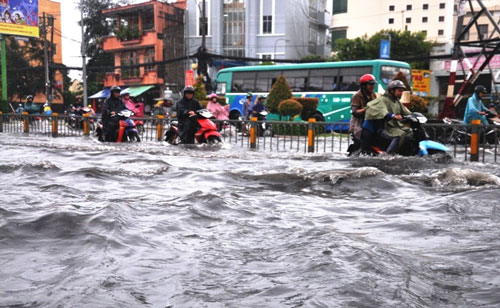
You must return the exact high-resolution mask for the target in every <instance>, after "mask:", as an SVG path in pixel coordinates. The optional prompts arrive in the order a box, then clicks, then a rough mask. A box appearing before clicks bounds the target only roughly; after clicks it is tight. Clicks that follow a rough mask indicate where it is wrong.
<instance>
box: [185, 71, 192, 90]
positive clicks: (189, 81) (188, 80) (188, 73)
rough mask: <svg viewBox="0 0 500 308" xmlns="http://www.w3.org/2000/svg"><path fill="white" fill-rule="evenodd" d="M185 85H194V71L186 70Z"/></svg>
mask: <svg viewBox="0 0 500 308" xmlns="http://www.w3.org/2000/svg"><path fill="white" fill-rule="evenodd" d="M184 83H185V85H186V87H187V86H191V87H192V86H193V85H194V71H193V70H186V77H185V81H184Z"/></svg>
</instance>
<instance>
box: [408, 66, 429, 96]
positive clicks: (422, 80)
mask: <svg viewBox="0 0 500 308" xmlns="http://www.w3.org/2000/svg"><path fill="white" fill-rule="evenodd" d="M411 75H412V81H413V87H412V91H413V92H414V93H415V94H416V95H420V96H429V95H430V93H431V71H429V70H411Z"/></svg>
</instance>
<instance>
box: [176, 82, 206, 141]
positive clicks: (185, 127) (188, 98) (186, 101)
mask: <svg viewBox="0 0 500 308" xmlns="http://www.w3.org/2000/svg"><path fill="white" fill-rule="evenodd" d="M202 108H203V107H202V106H201V105H200V102H198V100H196V99H195V98H194V88H193V87H191V86H186V87H185V88H184V94H183V97H182V98H181V99H180V100H179V101H178V102H177V108H176V111H177V119H178V120H179V131H180V132H179V137H180V138H181V142H182V143H185V144H193V143H194V134H195V133H196V125H197V123H196V121H192V120H190V119H189V117H190V116H194V115H196V111H198V110H200V109H202Z"/></svg>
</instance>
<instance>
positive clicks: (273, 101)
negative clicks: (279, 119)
mask: <svg viewBox="0 0 500 308" xmlns="http://www.w3.org/2000/svg"><path fill="white" fill-rule="evenodd" d="M289 98H292V90H290V85H289V84H288V82H287V81H286V78H285V76H283V75H280V76H279V77H278V79H277V80H276V82H275V83H274V85H273V87H272V88H271V91H270V92H269V96H268V97H267V103H266V107H267V109H268V110H269V111H270V112H271V113H278V105H279V103H281V101H284V100H286V99H289Z"/></svg>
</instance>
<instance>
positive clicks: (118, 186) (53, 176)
mask: <svg viewBox="0 0 500 308" xmlns="http://www.w3.org/2000/svg"><path fill="white" fill-rule="evenodd" d="M0 137H1V138H0V146H1V148H2V156H1V157H0V171H1V172H0V179H1V183H2V185H1V187H0V190H1V193H0V281H2V283H1V284H0V307H11V306H12V307H498V306H499V305H500V208H499V205H500V203H499V201H498V200H499V198H500V193H499V187H500V178H499V177H500V167H499V165H498V164H482V163H475V164H473V163H467V162H465V163H464V162H462V161H458V160H453V159H444V158H425V159H424V158H401V157H386V158H384V157H381V158H347V157H345V155H339V154H303V153H294V154H288V153H269V152H264V151H250V150H248V149H243V148H241V147H238V146H237V145H227V144H226V145H223V146H220V147H198V146H193V147H189V148H185V147H176V146H171V145H167V144H166V143H158V142H145V143H140V144H101V143H98V142H97V141H94V140H93V139H88V138H81V137H78V138H76V137H75V138H59V139H54V138H48V137H37V136H23V135H2V136H0Z"/></svg>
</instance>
